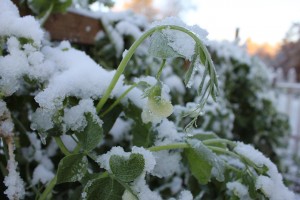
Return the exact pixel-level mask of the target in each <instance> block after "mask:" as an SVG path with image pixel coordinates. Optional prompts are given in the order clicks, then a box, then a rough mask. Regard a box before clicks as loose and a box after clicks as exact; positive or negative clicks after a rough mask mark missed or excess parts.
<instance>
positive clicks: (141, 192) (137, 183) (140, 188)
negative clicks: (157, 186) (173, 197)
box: [131, 175, 162, 200]
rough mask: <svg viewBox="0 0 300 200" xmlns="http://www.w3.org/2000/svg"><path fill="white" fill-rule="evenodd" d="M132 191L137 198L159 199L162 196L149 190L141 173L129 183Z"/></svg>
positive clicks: (144, 199)
mask: <svg viewBox="0 0 300 200" xmlns="http://www.w3.org/2000/svg"><path fill="white" fill-rule="evenodd" d="M131 188H132V189H133V191H135V192H136V193H137V196H138V199H139V200H161V199H162V198H161V197H160V195H159V194H158V193H157V192H154V191H151V190H150V188H149V186H148V185H147V184H146V180H145V178H144V176H143V175H141V176H139V177H138V178H137V179H136V180H134V182H133V183H132V184H131Z"/></svg>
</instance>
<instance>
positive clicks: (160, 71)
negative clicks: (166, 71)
mask: <svg viewBox="0 0 300 200" xmlns="http://www.w3.org/2000/svg"><path fill="white" fill-rule="evenodd" d="M165 65H166V59H163V61H162V63H161V65H160V67H159V70H158V72H157V75H156V79H157V80H159V78H160V76H161V73H162V70H163V68H164V66H165Z"/></svg>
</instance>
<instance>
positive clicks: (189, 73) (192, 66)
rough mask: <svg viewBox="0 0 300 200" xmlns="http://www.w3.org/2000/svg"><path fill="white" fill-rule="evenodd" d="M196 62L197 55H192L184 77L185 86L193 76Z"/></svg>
mask: <svg viewBox="0 0 300 200" xmlns="http://www.w3.org/2000/svg"><path fill="white" fill-rule="evenodd" d="M197 60H198V55H197V54H195V55H193V57H192V61H191V64H190V66H189V69H188V71H187V72H186V73H185V75H184V83H185V85H188V83H189V82H190V80H191V78H192V75H193V72H194V70H195V67H197V65H196V61H197Z"/></svg>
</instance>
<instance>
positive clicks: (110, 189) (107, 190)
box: [81, 177, 125, 200]
mask: <svg viewBox="0 0 300 200" xmlns="http://www.w3.org/2000/svg"><path fill="white" fill-rule="evenodd" d="M124 191H125V189H124V187H123V186H122V185H121V184H120V183H118V182H117V181H116V180H114V179H112V178H110V177H105V178H99V179H95V180H91V181H89V182H88V183H87V184H86V185H85V187H84V189H83V192H82V194H81V196H82V199H86V200H94V199H103V200H119V199H122V195H123V193H124Z"/></svg>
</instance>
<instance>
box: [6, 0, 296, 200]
mask: <svg viewBox="0 0 300 200" xmlns="http://www.w3.org/2000/svg"><path fill="white" fill-rule="evenodd" d="M0 11H1V12H0V27H1V28H0V37H1V39H0V41H1V48H0V53H1V56H0V68H1V71H0V77H1V79H0V88H1V101H0V108H1V109H0V116H1V122H0V123H1V124H0V125H1V129H0V136H1V141H2V144H1V150H2V151H1V152H0V156H1V166H2V167H1V170H2V175H3V176H5V178H4V184H5V186H6V190H5V192H4V194H5V195H6V196H7V197H8V198H9V199H23V198H29V199H32V198H36V199H47V198H49V197H52V198H53V199H63V198H70V199H155V200H157V199H166V198H171V199H174V198H177V199H193V198H198V199H199V198H201V197H202V196H203V195H204V193H205V190H204V189H203V187H200V186H201V185H208V184H209V182H210V181H214V182H215V183H218V184H219V186H220V187H219V188H220V191H222V192H223V193H220V195H223V196H224V197H226V198H240V199H250V198H252V199H262V198H269V199H293V198H294V194H293V193H292V192H291V191H289V190H288V188H287V187H286V186H285V185H284V184H283V181H282V176H281V175H280V174H279V173H278V170H277V167H276V166H275V164H273V163H272V162H271V161H270V160H269V159H268V158H266V157H265V156H264V155H263V154H262V153H260V152H259V151H257V150H255V149H254V148H253V147H252V146H251V145H246V144H244V143H241V142H233V141H231V140H227V139H222V138H220V137H218V136H217V135H216V134H213V133H208V132H204V131H203V130H202V129H198V128H196V127H194V123H195V122H197V119H198V116H199V115H203V113H202V112H203V108H204V106H205V104H206V102H208V101H209V102H210V101H216V99H217V97H216V96H217V95H218V92H219V89H218V82H217V76H216V72H215V68H214V65H213V62H212V60H211V58H210V54H209V52H208V50H207V49H206V47H205V41H206V39H205V35H206V32H205V31H204V30H202V29H201V28H199V27H196V26H192V27H190V26H187V25H185V24H184V23H182V22H181V21H179V20H177V19H173V18H172V19H167V20H165V21H162V22H159V23H157V24H154V26H153V27H152V28H150V29H147V30H146V31H145V32H144V33H143V34H142V35H141V36H140V37H139V38H138V39H137V40H136V41H135V42H134V43H133V45H132V46H131V47H130V48H129V49H128V51H125V52H124V53H123V58H122V60H121V62H120V64H119V66H118V68H117V70H111V71H108V70H106V69H104V68H102V67H101V66H99V65H98V64H96V63H95V62H94V61H93V60H92V59H91V58H90V57H89V56H87V55H86V54H85V53H84V52H82V51H79V50H76V49H74V48H73V47H71V45H70V44H69V43H68V42H66V41H64V42H61V43H59V44H57V45H54V44H51V43H49V42H48V41H46V40H45V38H44V36H43V31H42V30H41V28H40V27H39V24H38V23H37V21H35V19H34V18H33V17H23V18H21V17H19V15H18V10H17V8H16V7H15V6H14V5H13V4H12V3H11V2H10V1H8V0H3V1H0ZM148 38H150V40H149V41H148V42H149V46H147V48H148V49H149V55H151V56H154V57H156V60H157V62H158V63H159V67H158V68H157V71H156V72H155V73H156V74H155V76H143V75H141V74H139V73H137V74H135V75H134V77H132V78H130V79H125V77H124V75H122V74H123V72H124V70H125V67H126V65H127V63H128V62H129V60H130V58H131V57H132V55H133V54H134V52H135V51H136V50H137V49H138V47H139V46H140V45H141V43H142V42H143V41H144V40H146V39H148ZM174 57H179V58H183V59H185V60H188V61H189V62H190V65H189V66H188V69H187V70H186V72H185V75H184V78H183V80H184V84H185V85H186V86H187V88H189V87H192V86H195V85H196V86H197V89H196V90H194V91H196V92H194V94H193V92H191V94H189V95H192V94H193V95H195V94H197V96H198V97H196V98H191V99H193V100H196V101H194V102H193V103H190V104H188V106H187V108H185V107H183V105H175V103H174V102H178V104H179V103H180V97H178V98H175V99H176V100H175V101H174V102H173V99H174V97H173V99H171V97H170V88H169V87H168V86H167V85H166V84H165V83H164V82H163V79H162V77H163V75H162V74H163V72H164V71H165V70H167V68H169V67H170V63H169V62H170V60H171V59H173V58H174ZM141 60H143V59H141ZM166 64H167V66H166ZM168 66H169V67H168ZM199 70H200V71H199ZM198 71H199V72H200V73H198ZM153 73H154V72H153ZM182 76H183V74H181V77H182ZM199 76H200V77H201V79H200V81H198V79H197V81H196V80H195V77H196V78H197V77H199ZM165 78H167V77H165ZM193 80H195V81H193ZM188 90H189V89H188ZM175 94H176V93H175ZM173 95H174V94H173ZM180 110H181V111H182V110H183V112H180ZM221 110H222V109H221ZM173 111H174V112H173ZM182 113H184V114H185V115H188V117H187V118H185V119H183V122H182V123H181V122H180V120H179V119H180V116H179V115H180V114H182ZM187 120H189V121H190V122H186V121H187ZM38 136H39V137H40V140H39V139H38ZM6 162H7V170H6V169H5V168H4V164H2V163H6ZM25 187H26V193H25ZM52 191H53V192H52ZM54 191H55V192H54Z"/></svg>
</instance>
